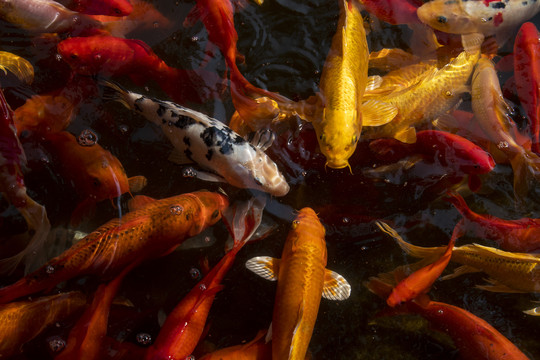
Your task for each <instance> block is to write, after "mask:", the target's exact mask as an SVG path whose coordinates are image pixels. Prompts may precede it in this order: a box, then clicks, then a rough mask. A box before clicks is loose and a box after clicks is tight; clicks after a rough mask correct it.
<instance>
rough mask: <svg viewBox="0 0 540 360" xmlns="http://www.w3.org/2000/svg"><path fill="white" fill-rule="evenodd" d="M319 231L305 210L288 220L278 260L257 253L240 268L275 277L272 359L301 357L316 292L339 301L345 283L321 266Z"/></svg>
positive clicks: (344, 293) (344, 294) (310, 327)
mask: <svg viewBox="0 0 540 360" xmlns="http://www.w3.org/2000/svg"><path fill="white" fill-rule="evenodd" d="M324 235H325V230H324V227H323V225H322V224H321V223H320V221H319V219H318V217H317V215H316V214H315V212H314V211H313V210H312V209H311V208H303V209H302V210H300V212H299V213H298V215H297V216H296V218H295V220H293V222H292V226H291V231H290V232H289V235H288V236H287V240H286V242H285V246H284V248H283V253H282V256H281V259H274V258H271V257H269V256H259V257H255V258H252V259H250V260H248V261H247V263H246V267H247V268H248V269H249V270H251V271H253V272H254V273H256V274H257V275H259V276H261V277H263V278H265V279H267V280H273V281H275V280H278V285H277V292H276V300H275V302H274V311H273V316H272V359H274V360H283V359H304V357H305V355H306V352H307V348H308V345H309V341H310V339H311V334H312V332H313V327H314V325H315V320H316V319H317V313H318V311H319V304H320V301H321V295H322V296H323V297H324V298H327V299H330V300H345V299H347V298H348V297H349V295H350V292H351V287H350V285H349V284H348V283H347V280H345V279H344V278H343V277H342V276H341V275H339V274H337V273H335V272H333V271H330V270H327V269H325V267H326V261H327V253H326V242H325V240H324Z"/></svg>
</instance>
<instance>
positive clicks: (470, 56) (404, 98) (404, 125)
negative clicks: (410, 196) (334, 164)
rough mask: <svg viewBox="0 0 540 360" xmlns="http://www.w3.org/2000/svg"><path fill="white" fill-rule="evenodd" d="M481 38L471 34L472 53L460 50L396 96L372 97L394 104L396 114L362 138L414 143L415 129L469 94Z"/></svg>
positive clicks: (369, 130)
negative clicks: (391, 119)
mask: <svg viewBox="0 0 540 360" xmlns="http://www.w3.org/2000/svg"><path fill="white" fill-rule="evenodd" d="M481 40H483V36H481V35H479V36H477V35H475V36H472V37H471V39H468V40H466V42H467V44H471V45H467V46H468V47H470V48H471V49H472V48H473V47H474V48H475V49H474V50H466V51H462V52H461V53H460V54H459V55H458V56H457V57H456V58H455V59H454V60H452V61H451V62H450V63H448V64H447V65H445V66H444V67H443V68H441V69H439V70H437V69H433V70H432V71H431V73H430V74H428V75H427V76H425V77H424V79H423V80H421V81H420V82H418V83H416V84H415V85H413V86H412V87H410V88H407V89H404V90H402V91H400V92H397V93H391V94H389V95H385V96H380V97H375V99H377V100H379V101H382V102H385V103H389V104H392V105H394V106H395V107H396V108H397V109H398V115H397V116H396V118H395V119H394V120H393V121H391V122H390V123H388V124H386V125H383V126H379V127H377V128H373V129H367V130H366V133H365V134H366V137H368V138H371V139H375V138H381V137H393V138H395V139H396V140H399V141H401V142H404V143H414V142H415V141H416V130H415V126H418V125H420V124H421V123H423V122H425V121H428V120H434V119H436V118H437V117H439V116H440V115H441V114H444V113H445V112H447V111H449V110H451V109H452V108H453V107H454V106H456V105H457V104H458V103H459V101H460V96H461V94H463V93H464V92H468V91H469V89H470V88H469V87H468V86H467V83H468V81H469V79H470V77H471V74H472V72H473V69H474V66H475V65H476V62H477V61H478V59H479V57H480V46H479V45H480V43H481V42H482V41H481Z"/></svg>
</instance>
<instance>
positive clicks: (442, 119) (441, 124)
mask: <svg viewBox="0 0 540 360" xmlns="http://www.w3.org/2000/svg"><path fill="white" fill-rule="evenodd" d="M431 124H432V125H433V126H435V127H436V128H437V129H439V130H442V131H446V132H449V133H455V132H456V131H458V130H460V129H459V124H458V123H457V120H456V118H455V117H454V116H452V115H450V114H443V115H441V116H439V117H438V118H437V119H435V120H433V121H432V122H431Z"/></svg>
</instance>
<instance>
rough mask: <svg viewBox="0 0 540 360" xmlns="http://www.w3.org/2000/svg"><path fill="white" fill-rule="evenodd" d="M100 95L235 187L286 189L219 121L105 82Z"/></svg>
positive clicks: (278, 192)
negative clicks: (117, 103)
mask: <svg viewBox="0 0 540 360" xmlns="http://www.w3.org/2000/svg"><path fill="white" fill-rule="evenodd" d="M106 89H108V90H107V91H106V93H105V94H104V97H105V98H106V99H113V100H118V101H120V102H122V103H123V104H124V105H126V107H127V108H129V109H132V110H135V111H137V112H138V113H140V114H142V115H143V116H144V117H145V118H146V119H147V120H148V121H150V122H153V123H154V124H156V125H158V126H160V127H161V129H162V130H163V132H164V134H165V135H166V136H167V137H168V138H169V140H170V141H171V143H172V144H173V146H174V147H175V149H176V150H177V153H178V154H179V155H181V156H183V157H184V158H187V160H188V161H189V160H190V161H192V162H195V163H197V164H199V165H200V166H202V167H204V168H206V169H209V170H211V171H213V172H215V173H216V174H218V175H219V176H220V177H221V178H222V179H224V181H226V182H228V183H229V184H231V185H233V186H236V187H239V188H249V189H257V190H261V191H264V192H267V193H269V194H271V195H274V196H284V195H285V194H287V192H288V191H289V185H288V184H287V181H286V180H285V178H284V177H283V175H282V174H281V173H280V171H279V169H278V168H277V165H276V164H275V163H274V162H273V161H272V160H271V159H270V158H269V157H268V156H267V155H266V154H265V153H264V152H263V151H262V150H261V149H260V148H258V147H255V146H253V145H252V144H250V143H248V142H247V141H246V140H244V138H242V137H241V136H240V135H238V134H237V133H235V132H234V131H232V130H231V129H230V128H229V127H228V126H226V125H225V124H223V123H222V122H220V121H218V120H216V119H213V118H211V117H209V116H207V115H205V114H202V113H200V112H197V111H195V110H191V109H189V108H185V107H183V106H180V105H178V104H175V103H172V102H168V101H160V100H157V99H152V98H149V97H146V96H144V95H140V94H136V93H133V92H130V91H126V90H123V89H120V88H119V87H118V86H112V87H111V85H108V86H107V88H106Z"/></svg>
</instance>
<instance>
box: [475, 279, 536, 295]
mask: <svg viewBox="0 0 540 360" xmlns="http://www.w3.org/2000/svg"><path fill="white" fill-rule="evenodd" d="M486 281H487V282H489V283H490V285H476V287H477V288H478V289H482V290H486V291H491V292H502V293H526V291H521V290H516V289H512V288H511V287H508V286H506V285H504V284H501V283H500V282H498V281H497V280H493V279H486Z"/></svg>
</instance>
